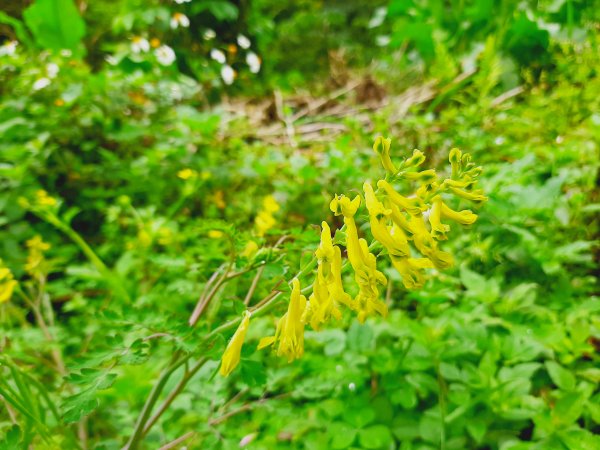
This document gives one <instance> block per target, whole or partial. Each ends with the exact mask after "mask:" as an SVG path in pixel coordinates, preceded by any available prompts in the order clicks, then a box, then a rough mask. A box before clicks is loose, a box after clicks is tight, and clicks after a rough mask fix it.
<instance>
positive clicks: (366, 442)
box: [358, 425, 393, 448]
mask: <svg viewBox="0 0 600 450" xmlns="http://www.w3.org/2000/svg"><path fill="white" fill-rule="evenodd" d="M358 440H359V442H360V444H361V445H362V446H363V447H364V448H382V447H389V446H390V444H391V443H392V440H393V438H392V433H391V432H390V429H389V428H388V427H386V426H385V425H373V426H371V427H369V428H365V429H364V430H360V431H359V432H358Z"/></svg>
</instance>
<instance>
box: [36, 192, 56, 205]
mask: <svg viewBox="0 0 600 450" xmlns="http://www.w3.org/2000/svg"><path fill="white" fill-rule="evenodd" d="M35 197H36V203H37V204H38V205H39V206H55V205H56V203H57V201H56V199H55V198H54V197H51V196H50V195H48V193H47V192H46V191H45V190H43V189H40V190H38V191H37V192H36V193H35Z"/></svg>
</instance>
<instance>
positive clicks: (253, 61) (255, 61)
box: [246, 52, 260, 73]
mask: <svg viewBox="0 0 600 450" xmlns="http://www.w3.org/2000/svg"><path fill="white" fill-rule="evenodd" d="M246 64H248V67H249V68H250V72H252V73H258V72H259V71H260V58H259V57H258V56H257V55H256V53H253V52H250V53H248V54H247V55H246Z"/></svg>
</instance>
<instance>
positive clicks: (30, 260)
mask: <svg viewBox="0 0 600 450" xmlns="http://www.w3.org/2000/svg"><path fill="white" fill-rule="evenodd" d="M25 245H26V246H27V249H28V253H27V262H26V263H25V270H26V271H27V272H28V273H29V274H30V275H33V276H36V275H38V274H40V273H41V272H43V270H44V269H43V263H44V252H45V251H47V250H49V249H50V244H48V243H47V242H44V241H43V240H42V238H41V237H40V236H34V237H32V238H31V239H29V240H28V241H27V242H25Z"/></svg>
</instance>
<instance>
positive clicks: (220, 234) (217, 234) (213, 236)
mask: <svg viewBox="0 0 600 450" xmlns="http://www.w3.org/2000/svg"><path fill="white" fill-rule="evenodd" d="M224 235H225V233H223V232H222V231H221V230H210V231H209V232H208V237H209V238H211V239H219V238H222V237H223V236H224Z"/></svg>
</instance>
